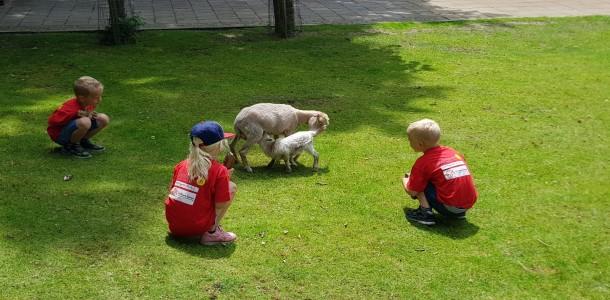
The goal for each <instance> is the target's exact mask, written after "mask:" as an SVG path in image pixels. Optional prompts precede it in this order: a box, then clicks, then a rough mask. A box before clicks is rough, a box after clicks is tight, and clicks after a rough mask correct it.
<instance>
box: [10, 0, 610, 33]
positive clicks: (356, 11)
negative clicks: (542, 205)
mask: <svg viewBox="0 0 610 300" xmlns="http://www.w3.org/2000/svg"><path fill="white" fill-rule="evenodd" d="M132 2H133V4H134V6H135V7H133V9H134V10H135V11H136V13H137V14H139V15H140V16H141V17H142V18H143V19H144V20H145V22H146V23H147V24H145V26H143V28H160V29H163V28H219V27H224V26H230V27H239V26H240V25H241V26H261V25H262V26H264V25H265V24H266V22H267V21H268V19H269V17H270V16H269V5H270V3H271V2H270V1H269V0H207V1H193V0H132ZM295 2H296V3H297V4H298V5H299V6H298V7H297V8H298V11H297V13H299V15H300V17H301V18H302V19H301V20H298V21H299V22H301V21H302V22H303V24H321V23H330V24H352V23H372V22H381V21H401V20H412V21H441V20H459V19H476V18H496V17H525V16H527V17H529V16H577V15H600V14H601V15H610V1H608V0H513V1H505V0H346V1H341V2H337V1H336V0H297V1H295ZM97 3H98V1H97V0H61V1H60V0H22V1H10V2H8V3H5V5H4V6H0V31H1V32H10V31H15V32H42V31H74V30H95V29H97V27H98V26H100V24H106V22H107V21H106V20H107V18H108V7H107V4H106V2H105V1H102V2H100V5H99V7H98V5H97ZM128 3H129V2H128ZM99 15H101V16H102V19H101V20H98V16H99ZM271 17H273V16H271ZM102 26H104V25H102Z"/></svg>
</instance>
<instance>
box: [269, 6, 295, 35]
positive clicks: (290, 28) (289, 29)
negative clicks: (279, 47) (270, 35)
mask: <svg viewBox="0 0 610 300" xmlns="http://www.w3.org/2000/svg"><path fill="white" fill-rule="evenodd" d="M273 16H274V19H275V33H276V34H277V35H278V36H280V37H281V38H288V37H292V36H294V33H295V19H294V0H273Z"/></svg>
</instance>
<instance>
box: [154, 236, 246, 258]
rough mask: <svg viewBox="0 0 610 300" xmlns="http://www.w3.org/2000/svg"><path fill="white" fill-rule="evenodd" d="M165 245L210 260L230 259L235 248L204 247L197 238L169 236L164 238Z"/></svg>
mask: <svg viewBox="0 0 610 300" xmlns="http://www.w3.org/2000/svg"><path fill="white" fill-rule="evenodd" d="M165 244H167V245H168V246H170V247H172V248H174V249H176V250H180V251H182V252H185V253H188V254H190V255H193V256H198V257H202V258H210V259H218V258H224V257H230V256H231V255H232V254H233V252H235V249H236V248H237V245H236V244H235V243H231V244H228V245H216V246H204V245H201V244H200V243H199V237H176V236H172V235H170V234H167V236H166V237H165Z"/></svg>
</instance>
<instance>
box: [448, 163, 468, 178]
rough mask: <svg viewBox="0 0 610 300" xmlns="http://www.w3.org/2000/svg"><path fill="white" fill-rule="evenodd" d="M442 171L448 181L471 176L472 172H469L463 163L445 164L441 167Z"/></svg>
mask: <svg viewBox="0 0 610 300" xmlns="http://www.w3.org/2000/svg"><path fill="white" fill-rule="evenodd" d="M441 169H442V170H443V174H444V175H445V179H447V180H451V179H455V178H458V177H464V176H468V175H470V171H468V167H466V164H465V163H464V162H463V161H456V162H452V163H448V164H444V165H442V166H441Z"/></svg>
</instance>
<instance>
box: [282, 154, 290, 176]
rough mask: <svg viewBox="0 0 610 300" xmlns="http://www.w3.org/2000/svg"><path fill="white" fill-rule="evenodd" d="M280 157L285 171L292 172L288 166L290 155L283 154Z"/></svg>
mask: <svg viewBox="0 0 610 300" xmlns="http://www.w3.org/2000/svg"><path fill="white" fill-rule="evenodd" d="M282 159H283V160H284V164H286V172H288V173H290V172H292V168H291V167H290V156H289V155H284V157H283V158H282Z"/></svg>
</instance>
